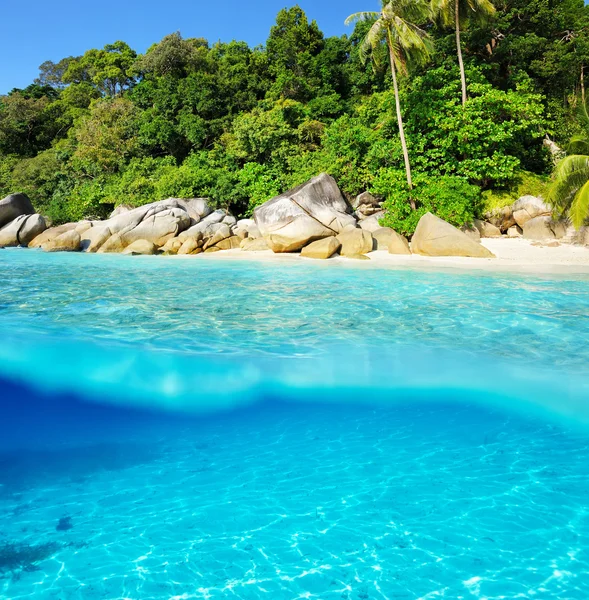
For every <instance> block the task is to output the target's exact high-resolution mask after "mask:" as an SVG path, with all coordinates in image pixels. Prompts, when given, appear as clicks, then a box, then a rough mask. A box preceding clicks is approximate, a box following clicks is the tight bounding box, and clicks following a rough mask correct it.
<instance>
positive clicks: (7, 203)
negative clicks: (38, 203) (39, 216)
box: [0, 194, 35, 227]
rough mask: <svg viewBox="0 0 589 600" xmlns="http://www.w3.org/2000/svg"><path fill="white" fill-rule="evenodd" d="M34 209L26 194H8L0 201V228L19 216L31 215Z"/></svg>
mask: <svg viewBox="0 0 589 600" xmlns="http://www.w3.org/2000/svg"><path fill="white" fill-rule="evenodd" d="M33 214H35V209H34V208H33V205H32V203H31V201H30V199H29V197H28V196H27V195H26V194H10V195H8V196H6V198H3V199H2V200H0V227H4V226H5V225H7V224H8V223H10V222H11V221H14V219H16V218H17V217H20V216H21V215H33Z"/></svg>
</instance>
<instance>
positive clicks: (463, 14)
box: [432, 0, 495, 106]
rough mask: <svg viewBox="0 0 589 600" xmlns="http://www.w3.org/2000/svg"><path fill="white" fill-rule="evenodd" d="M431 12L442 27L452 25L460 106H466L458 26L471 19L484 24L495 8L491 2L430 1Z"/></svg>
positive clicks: (464, 79) (464, 77) (469, 0)
mask: <svg viewBox="0 0 589 600" xmlns="http://www.w3.org/2000/svg"><path fill="white" fill-rule="evenodd" d="M432 12H433V14H434V15H436V16H437V17H438V18H439V19H440V20H441V21H442V23H443V24H444V25H452V24H453V25H454V29H455V31H456V51H457V53H458V66H459V67H460V83H461V85H462V106H464V105H465V104H466V75H465V73H464V61H463V60H462V47H461V45H460V26H461V24H464V23H465V22H466V21H467V20H469V19H473V18H474V19H477V20H478V21H479V22H483V23H484V22H485V21H486V20H487V19H489V18H490V17H492V16H493V15H494V14H495V7H494V6H493V3H492V2H491V0H432Z"/></svg>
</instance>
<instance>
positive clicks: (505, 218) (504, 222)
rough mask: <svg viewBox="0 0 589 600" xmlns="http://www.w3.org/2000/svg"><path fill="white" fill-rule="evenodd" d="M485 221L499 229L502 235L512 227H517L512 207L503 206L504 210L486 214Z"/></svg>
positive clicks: (500, 209) (498, 209) (495, 210)
mask: <svg viewBox="0 0 589 600" xmlns="http://www.w3.org/2000/svg"><path fill="white" fill-rule="evenodd" d="M485 219H486V220H487V221H488V222H489V223H491V224H492V225H495V227H497V228H499V230H500V231H501V232H502V233H505V232H506V231H507V230H508V229H509V228H510V227H513V225H515V219H514V218H513V210H512V208H511V206H503V207H502V208H496V209H494V210H492V211H490V212H487V213H486V214H485Z"/></svg>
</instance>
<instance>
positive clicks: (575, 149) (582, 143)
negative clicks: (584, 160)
mask: <svg viewBox="0 0 589 600" xmlns="http://www.w3.org/2000/svg"><path fill="white" fill-rule="evenodd" d="M567 152H570V153H572V154H584V155H589V138H587V136H585V135H581V134H577V135H574V136H573V137H572V138H571V140H570V142H569V144H568V146H567Z"/></svg>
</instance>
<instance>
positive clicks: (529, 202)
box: [511, 196, 552, 229]
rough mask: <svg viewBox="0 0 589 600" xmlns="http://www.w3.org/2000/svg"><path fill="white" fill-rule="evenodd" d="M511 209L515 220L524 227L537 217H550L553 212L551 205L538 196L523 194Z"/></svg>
mask: <svg viewBox="0 0 589 600" xmlns="http://www.w3.org/2000/svg"><path fill="white" fill-rule="evenodd" d="M511 210H512V212H513V218H514V220H515V222H516V223H517V224H518V225H519V226H520V227H521V228H522V229H523V228H524V225H525V224H526V223H527V222H528V221H530V220H531V219H535V218H536V217H549V216H550V215H551V214H552V209H551V208H550V206H548V205H547V204H545V203H544V201H543V200H541V199H540V198H536V196H522V197H521V198H519V199H518V200H517V201H516V202H514V203H513V205H512V207H511Z"/></svg>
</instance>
